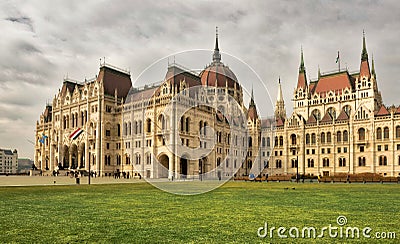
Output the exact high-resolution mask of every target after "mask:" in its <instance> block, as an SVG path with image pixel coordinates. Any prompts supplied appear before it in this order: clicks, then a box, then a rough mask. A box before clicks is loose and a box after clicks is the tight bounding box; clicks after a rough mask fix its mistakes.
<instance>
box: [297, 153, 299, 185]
mask: <svg viewBox="0 0 400 244" xmlns="http://www.w3.org/2000/svg"><path fill="white" fill-rule="evenodd" d="M296 182H297V183H299V153H298V150H297V147H296Z"/></svg>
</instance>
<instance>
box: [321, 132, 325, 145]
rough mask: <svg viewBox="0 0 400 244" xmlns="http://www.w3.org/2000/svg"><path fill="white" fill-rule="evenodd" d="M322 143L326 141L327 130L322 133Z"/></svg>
mask: <svg viewBox="0 0 400 244" xmlns="http://www.w3.org/2000/svg"><path fill="white" fill-rule="evenodd" d="M321 143H325V132H322V133H321Z"/></svg>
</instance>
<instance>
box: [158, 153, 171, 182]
mask: <svg viewBox="0 0 400 244" xmlns="http://www.w3.org/2000/svg"><path fill="white" fill-rule="evenodd" d="M158 162H159V164H158V178H168V170H169V158H168V156H167V155H166V154H163V155H161V156H160V157H159V158H158Z"/></svg>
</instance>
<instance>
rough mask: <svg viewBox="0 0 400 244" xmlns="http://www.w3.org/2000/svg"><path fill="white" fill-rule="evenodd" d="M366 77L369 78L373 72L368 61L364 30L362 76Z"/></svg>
mask: <svg viewBox="0 0 400 244" xmlns="http://www.w3.org/2000/svg"><path fill="white" fill-rule="evenodd" d="M362 77H366V78H367V79H369V78H370V77H371V73H370V70H369V63H368V52H367V47H366V44H365V32H364V31H363V49H362V52H361V65H360V78H362Z"/></svg>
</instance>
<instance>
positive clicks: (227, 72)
mask: <svg viewBox="0 0 400 244" xmlns="http://www.w3.org/2000/svg"><path fill="white" fill-rule="evenodd" d="M200 78H201V84H202V85H203V86H214V87H215V86H216V87H225V86H228V87H229V88H237V89H239V87H240V86H239V83H238V81H237V78H236V75H235V74H234V73H233V72H232V70H231V69H229V67H228V66H226V65H224V64H223V63H221V62H213V63H211V65H209V66H208V67H207V68H205V69H204V70H203V71H202V72H201V73H200Z"/></svg>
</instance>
